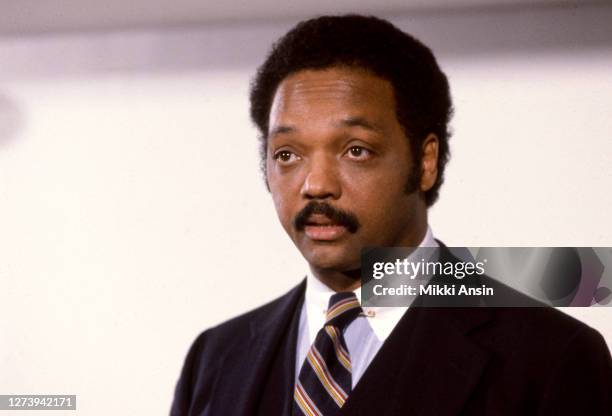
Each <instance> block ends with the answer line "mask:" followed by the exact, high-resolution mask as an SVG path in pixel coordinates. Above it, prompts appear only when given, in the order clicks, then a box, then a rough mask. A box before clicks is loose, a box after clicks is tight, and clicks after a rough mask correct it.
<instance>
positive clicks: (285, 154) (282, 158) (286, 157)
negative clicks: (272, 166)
mask: <svg viewBox="0 0 612 416" xmlns="http://www.w3.org/2000/svg"><path fill="white" fill-rule="evenodd" d="M274 159H276V160H277V161H279V162H280V163H282V164H285V165H286V164H289V163H292V162H295V161H296V160H298V159H299V156H298V155H296V154H295V153H293V152H291V151H289V150H280V151H278V152H276V153H275V154H274Z"/></svg>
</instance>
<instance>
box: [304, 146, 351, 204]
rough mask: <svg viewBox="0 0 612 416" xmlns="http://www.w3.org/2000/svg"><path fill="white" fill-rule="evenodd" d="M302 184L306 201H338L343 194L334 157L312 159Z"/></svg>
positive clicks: (320, 156) (318, 156)
mask: <svg viewBox="0 0 612 416" xmlns="http://www.w3.org/2000/svg"><path fill="white" fill-rule="evenodd" d="M307 169H308V171H307V172H306V177H305V179H304V183H303V184H302V189H301V195H302V197H304V198H306V199H338V198H340V195H341V193H342V187H341V185H340V178H339V176H338V174H339V172H338V169H337V166H336V163H335V160H334V158H333V157H326V156H325V155H316V156H314V155H313V157H311V158H310V161H309V163H308V166H307Z"/></svg>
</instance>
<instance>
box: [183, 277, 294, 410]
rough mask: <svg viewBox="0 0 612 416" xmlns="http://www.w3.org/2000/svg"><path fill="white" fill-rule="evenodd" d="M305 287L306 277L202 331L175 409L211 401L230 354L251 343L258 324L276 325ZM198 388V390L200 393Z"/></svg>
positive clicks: (191, 350)
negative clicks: (268, 300) (300, 281)
mask: <svg viewBox="0 0 612 416" xmlns="http://www.w3.org/2000/svg"><path fill="white" fill-rule="evenodd" d="M304 288H305V281H303V282H302V283H300V284H299V285H298V286H296V287H294V288H293V289H291V290H290V291H289V292H287V293H286V294H284V295H282V296H280V297H278V298H276V299H274V300H272V301H270V302H268V303H266V304H265V305H263V306H260V307H258V308H255V309H253V310H251V311H249V312H246V313H243V314H241V315H239V316H236V317H234V318H232V319H230V320H228V321H225V322H223V323H221V324H219V325H216V326H214V327H212V328H209V329H206V330H205V331H203V332H202V333H200V334H199V335H198V336H197V337H196V339H195V341H194V342H193V343H192V344H191V347H190V348H189V351H188V352H187V356H186V358H185V362H184V364H183V369H182V371H181V374H180V377H179V380H178V382H177V385H176V389H175V394H174V401H173V404H172V412H171V413H172V414H186V413H187V409H189V408H190V407H191V406H199V405H202V406H204V404H203V403H208V402H209V401H210V398H211V396H212V394H213V391H214V386H215V383H216V381H217V380H218V379H219V375H220V374H221V373H220V370H221V367H222V366H223V363H224V360H225V357H226V356H227V354H230V353H231V351H234V350H236V349H244V348H245V346H248V343H249V340H250V339H251V338H250V337H251V333H252V332H251V331H252V330H253V329H254V327H255V328H256V327H257V326H262V325H263V326H265V325H272V326H273V325H275V324H276V323H277V322H276V321H279V320H281V319H282V318H283V316H286V315H287V311H288V310H290V308H292V307H295V305H296V303H297V301H298V300H299V299H300V298H301V295H302V293H303V290H304ZM194 392H197V397H195V396H196V395H195V393H194ZM194 400H195V401H198V403H195V402H194ZM199 402H201V403H199ZM194 403H195V404H194Z"/></svg>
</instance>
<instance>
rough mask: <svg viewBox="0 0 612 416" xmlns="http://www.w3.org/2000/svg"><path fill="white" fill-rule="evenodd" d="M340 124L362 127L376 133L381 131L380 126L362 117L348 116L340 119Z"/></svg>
mask: <svg viewBox="0 0 612 416" xmlns="http://www.w3.org/2000/svg"><path fill="white" fill-rule="evenodd" d="M339 124H340V125H342V126H345V127H361V128H364V129H366V130H370V131H373V132H376V133H382V132H383V131H382V129H381V128H380V126H378V125H377V124H376V123H372V122H370V121H368V120H366V119H365V118H363V117H349V118H345V119H343V120H341V121H340V123H339Z"/></svg>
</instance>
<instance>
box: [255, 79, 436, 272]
mask: <svg viewBox="0 0 612 416" xmlns="http://www.w3.org/2000/svg"><path fill="white" fill-rule="evenodd" d="M269 126H270V130H269V132H268V133H269V136H268V149H267V157H266V171H267V181H268V185H269V187H270V191H271V193H272V197H273V199H274V204H275V206H276V211H277V214H278V217H279V219H280V221H281V224H282V225H283V227H284V229H285V230H286V231H287V233H288V234H289V236H290V238H291V239H292V240H293V242H294V243H295V245H296V246H297V247H298V249H299V250H300V252H301V253H302V255H303V256H304V257H305V258H306V260H307V261H308V262H309V264H310V266H311V267H313V268H314V269H319V270H333V271H338V272H345V271H350V270H355V269H357V268H359V264H360V255H361V249H362V248H364V247H368V246H415V245H418V244H419V243H420V241H421V238H422V237H423V235H424V232H425V229H426V224H427V219H426V207H425V204H424V202H423V200H422V199H421V198H420V197H419V193H418V192H413V193H406V183H407V182H408V179H409V175H411V172H413V162H412V161H413V157H412V155H411V152H410V146H409V142H408V138H407V137H406V135H405V134H404V132H403V130H402V127H401V125H400V124H399V122H398V120H397V118H396V109H395V98H394V94H393V88H392V86H391V84H390V83H389V82H388V81H386V80H383V79H381V78H379V77H376V76H374V75H371V74H370V73H368V72H366V71H364V70H360V69H356V68H345V67H333V68H328V69H324V70H304V71H300V72H297V73H295V74H293V75H290V76H289V77H287V78H285V79H284V80H283V82H282V83H281V84H280V85H279V87H278V89H277V91H276V94H275V96H274V100H273V103H272V108H271V111H270V119H269ZM420 185H421V186H420V188H421V189H422V184H420Z"/></svg>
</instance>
